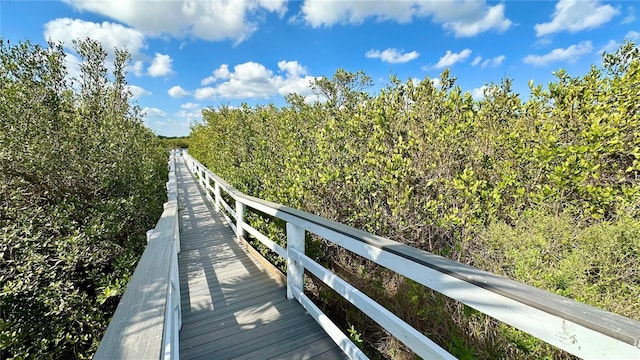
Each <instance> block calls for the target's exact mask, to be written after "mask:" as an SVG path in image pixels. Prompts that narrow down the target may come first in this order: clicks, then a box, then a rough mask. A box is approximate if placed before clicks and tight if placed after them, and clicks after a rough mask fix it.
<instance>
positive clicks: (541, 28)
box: [534, 0, 619, 36]
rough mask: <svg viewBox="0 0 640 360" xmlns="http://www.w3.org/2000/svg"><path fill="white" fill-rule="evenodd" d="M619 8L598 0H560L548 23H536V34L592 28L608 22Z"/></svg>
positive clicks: (573, 31)
mask: <svg viewBox="0 0 640 360" xmlns="http://www.w3.org/2000/svg"><path fill="white" fill-rule="evenodd" d="M618 13H619V10H618V9H616V8H614V7H612V6H611V5H601V4H600V0H560V1H558V3H557V4H556V10H555V12H554V13H553V18H552V19H551V21H550V22H548V23H542V24H536V25H535V26H534V28H535V30H536V36H544V35H549V34H553V33H557V32H561V31H569V32H571V33H575V32H578V31H581V30H586V29H594V28H597V27H598V26H600V25H602V24H604V23H607V22H609V20H611V19H612V18H613V17H614V16H616V15H617V14H618Z"/></svg>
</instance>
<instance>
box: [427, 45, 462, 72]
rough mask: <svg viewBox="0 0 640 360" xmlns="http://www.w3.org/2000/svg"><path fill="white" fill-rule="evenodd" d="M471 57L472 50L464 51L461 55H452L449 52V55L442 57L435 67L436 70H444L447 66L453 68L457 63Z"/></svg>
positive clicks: (448, 51)
mask: <svg viewBox="0 0 640 360" xmlns="http://www.w3.org/2000/svg"><path fill="white" fill-rule="evenodd" d="M470 55H471V50H470V49H464V50H462V51H461V52H459V53H452V52H451V50H447V53H446V54H445V55H444V56H443V57H441V58H440V60H439V61H438V63H437V64H435V65H434V66H433V67H434V68H436V69H442V68H445V67H447V66H452V65H454V64H455V63H458V62H460V61H464V60H465V59H466V58H468V57H469V56H470Z"/></svg>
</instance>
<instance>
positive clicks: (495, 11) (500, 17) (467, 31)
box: [444, 4, 511, 37]
mask: <svg viewBox="0 0 640 360" xmlns="http://www.w3.org/2000/svg"><path fill="white" fill-rule="evenodd" d="M510 27H511V20H509V19H505V17H504V4H498V5H495V6H491V7H489V8H488V10H487V12H486V13H485V14H484V16H483V17H482V18H479V19H477V20H475V21H465V20H459V21H451V22H446V23H444V28H445V29H448V30H453V32H454V34H455V35H456V37H472V36H475V35H478V34H480V33H483V32H485V31H488V30H491V29H496V30H498V31H499V32H502V31H506V30H507V29H509V28H510Z"/></svg>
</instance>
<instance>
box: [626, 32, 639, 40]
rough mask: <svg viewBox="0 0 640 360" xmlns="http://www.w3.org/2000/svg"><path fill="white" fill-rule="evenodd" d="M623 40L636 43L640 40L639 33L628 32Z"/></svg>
mask: <svg viewBox="0 0 640 360" xmlns="http://www.w3.org/2000/svg"><path fill="white" fill-rule="evenodd" d="M624 38H625V39H628V40H631V41H637V40H640V32H637V31H629V32H628V33H627V35H625V36H624Z"/></svg>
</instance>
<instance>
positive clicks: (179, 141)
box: [158, 135, 189, 149]
mask: <svg viewBox="0 0 640 360" xmlns="http://www.w3.org/2000/svg"><path fill="white" fill-rule="evenodd" d="M158 139H160V141H161V142H162V145H164V147H165V148H166V149H187V148H189V137H188V136H162V135H158Z"/></svg>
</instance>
